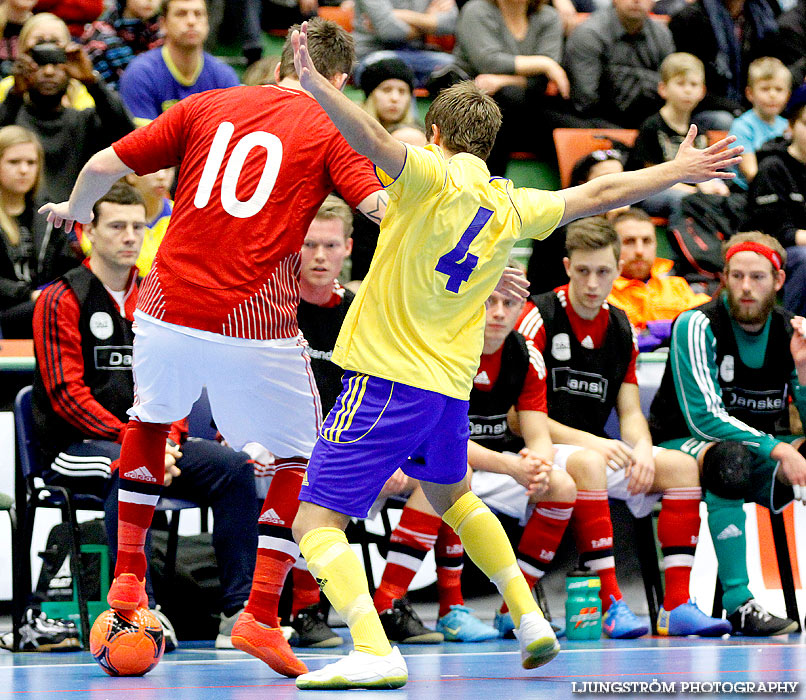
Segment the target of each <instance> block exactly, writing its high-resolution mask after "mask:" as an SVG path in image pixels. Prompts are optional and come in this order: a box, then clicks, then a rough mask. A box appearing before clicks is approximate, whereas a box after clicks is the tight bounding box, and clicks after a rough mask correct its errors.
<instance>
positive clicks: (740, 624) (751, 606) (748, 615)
mask: <svg viewBox="0 0 806 700" xmlns="http://www.w3.org/2000/svg"><path fill="white" fill-rule="evenodd" d="M728 621H729V622H730V624H731V625H733V634H742V635H744V636H745V637H772V636H773V635H776V634H789V633H790V632H794V631H795V630H797V628H798V623H797V622H795V621H794V620H790V619H789V618H788V617H775V615H770V613H768V612H767V611H766V610H765V609H764V608H762V607H761V605H759V603H758V602H757V601H756V599H755V598H750V600H747V601H745V603H744V604H743V605H740V606H739V609H738V610H736V611H735V612H733V613H731V614H730V615H728Z"/></svg>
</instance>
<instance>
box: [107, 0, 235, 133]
mask: <svg viewBox="0 0 806 700" xmlns="http://www.w3.org/2000/svg"><path fill="white" fill-rule="evenodd" d="M162 28H163V31H164V32H165V43H164V44H163V45H162V46H161V47H160V48H156V49H151V50H150V51H146V52H145V53H143V54H141V55H139V56H137V57H136V58H135V59H134V60H133V61H132V62H131V63H130V64H129V66H128V67H127V68H126V70H125V71H123V75H122V76H121V78H120V95H121V97H122V98H123V101H124V102H125V104H126V106H127V107H128V108H129V110H130V111H131V113H132V115H134V122H135V124H137V126H142V125H144V124H147V123H148V122H150V121H152V120H154V119H156V118H157V117H158V116H159V115H160V114H162V113H163V112H164V111H165V110H166V109H168V108H169V107H170V106H171V105H173V104H176V103H177V102H179V101H180V100H181V99H183V98H185V97H187V96H188V95H193V94H196V93H199V92H204V91H205V90H213V89H215V88H227V87H234V86H235V85H239V84H240V82H239V80H238V76H237V75H236V74H235V71H234V70H233V69H232V68H230V67H229V66H228V65H226V64H225V63H222V62H221V61H220V60H219V59H217V58H215V56H212V55H210V54H209V53H207V52H205V50H204V40H205V39H206V38H207V34H208V33H209V31H210V27H209V25H208V23H207V6H206V5H205V0H165V2H164V3H163V6H162Z"/></svg>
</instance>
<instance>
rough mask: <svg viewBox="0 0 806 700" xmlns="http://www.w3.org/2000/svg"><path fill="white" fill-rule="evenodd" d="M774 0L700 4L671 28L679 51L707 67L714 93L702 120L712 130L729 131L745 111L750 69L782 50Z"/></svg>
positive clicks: (708, 97) (710, 89) (704, 0)
mask: <svg viewBox="0 0 806 700" xmlns="http://www.w3.org/2000/svg"><path fill="white" fill-rule="evenodd" d="M779 13H780V8H779V7H778V4H777V2H775V1H774V0H695V1H694V2H692V3H691V4H689V5H686V6H685V7H684V8H683V9H682V10H680V12H678V13H677V14H675V15H673V16H672V19H671V21H670V22H669V29H670V30H671V32H672V36H673V37H674V43H675V46H676V47H677V50H678V51H685V52H687V53H691V54H694V55H695V56H696V57H697V58H699V59H700V60H701V61H702V62H703V64H704V65H705V84H706V85H707V86H708V93H707V95H706V97H705V99H704V100H703V101H702V103H701V104H700V115H699V116H700V119H701V120H702V121H703V122H704V123H705V124H707V128H709V129H720V130H727V129H729V128H730V123H731V120H732V119H733V117H735V116H738V115H739V113H740V112H741V111H742V110H743V109H744V106H743V104H744V103H743V98H744V88H745V85H746V82H745V81H746V78H747V69H748V66H749V65H750V63H751V62H752V61H753V60H754V59H756V58H761V57H762V56H777V55H778V51H779V50H780V45H779V41H778V24H777V21H776V16H777V15H778V14H779Z"/></svg>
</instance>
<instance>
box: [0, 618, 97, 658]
mask: <svg viewBox="0 0 806 700" xmlns="http://www.w3.org/2000/svg"><path fill="white" fill-rule="evenodd" d="M13 646H14V635H13V633H12V632H7V633H6V634H4V635H3V636H2V637H0V647H2V648H3V649H8V650H9V651H10V650H11V649H12V648H13ZM74 649H75V650H77V649H81V641H80V640H79V637H78V629H77V628H76V625H75V623H74V622H71V621H70V620H51V619H50V618H49V617H47V616H46V615H45V613H43V612H40V613H37V612H36V611H35V610H33V609H31V608H28V609H27V610H26V611H25V615H24V616H23V618H22V624H21V625H20V651H72V650H74Z"/></svg>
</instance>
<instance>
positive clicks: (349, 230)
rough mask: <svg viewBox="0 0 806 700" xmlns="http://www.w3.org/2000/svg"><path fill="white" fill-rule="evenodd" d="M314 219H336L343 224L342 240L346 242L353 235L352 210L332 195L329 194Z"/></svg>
mask: <svg viewBox="0 0 806 700" xmlns="http://www.w3.org/2000/svg"><path fill="white" fill-rule="evenodd" d="M314 219H325V220H326V221H328V220H331V219H338V220H339V221H341V222H342V223H343V224H344V239H345V240H347V239H348V238H349V237H350V236H352V235H353V210H352V209H350V207H349V206H347V203H346V202H345V201H344V200H343V199H340V198H339V197H337V196H336V195H334V194H329V195H328V196H327V197H326V198H325V201H324V202H322V206H321V207H319V211H317V212H316V216H315V217H314Z"/></svg>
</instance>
